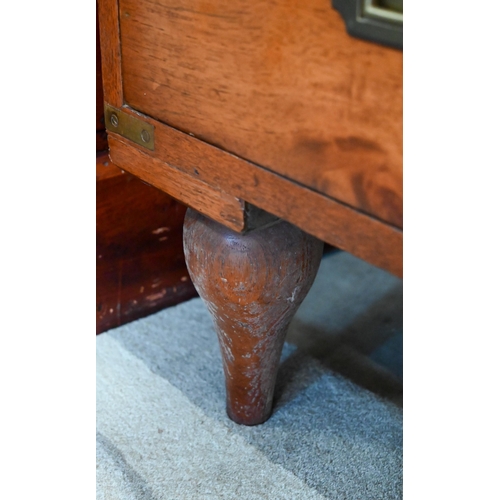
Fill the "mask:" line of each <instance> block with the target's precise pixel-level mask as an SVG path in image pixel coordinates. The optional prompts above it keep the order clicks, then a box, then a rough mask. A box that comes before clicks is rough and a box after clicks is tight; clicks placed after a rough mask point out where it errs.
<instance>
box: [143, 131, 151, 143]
mask: <svg viewBox="0 0 500 500" xmlns="http://www.w3.org/2000/svg"><path fill="white" fill-rule="evenodd" d="M141 139H142V141H143V142H149V140H150V139H151V136H150V135H149V132H148V131H147V130H143V131H142V132H141Z"/></svg>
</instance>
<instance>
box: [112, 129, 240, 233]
mask: <svg viewBox="0 0 500 500" xmlns="http://www.w3.org/2000/svg"><path fill="white" fill-rule="evenodd" d="M108 142H109V145H110V148H111V158H112V160H113V162H114V163H115V164H117V165H119V166H122V165H123V167H124V168H126V169H127V170H128V171H129V172H130V173H132V174H134V175H136V176H138V177H140V178H141V179H142V180H143V181H145V182H147V183H149V184H151V185H152V186H155V187H157V188H159V189H161V190H163V191H164V192H166V193H168V194H169V195H171V196H173V197H174V198H176V199H177V200H179V201H181V202H183V203H186V204H187V203H189V204H190V205H191V206H192V207H194V208H196V209H197V210H199V211H200V212H202V213H204V214H205V215H207V216H209V217H211V218H212V219H215V220H217V221H220V222H223V223H224V224H226V225H227V226H228V227H231V228H232V229H234V230H235V231H242V230H243V229H244V227H245V211H244V202H243V201H242V200H239V199H238V198H236V197H235V196H231V195H228V194H227V193H224V192H223V191H221V190H220V189H217V188H213V187H211V186H209V185H208V184H205V183H204V182H202V181H200V180H198V179H196V178H194V177H191V176H190V175H188V174H186V173H184V172H182V171H180V170H177V169H175V168H168V167H167V168H165V164H164V163H163V162H161V161H160V160H157V159H156V158H153V157H151V156H149V155H148V154H147V153H146V152H143V151H140V150H139V149H138V148H137V147H136V146H134V145H132V143H130V141H127V140H126V139H122V138H121V137H119V136H117V135H116V134H113V133H111V132H110V133H109V136H108Z"/></svg>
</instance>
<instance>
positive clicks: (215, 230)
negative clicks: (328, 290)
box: [184, 209, 323, 425]
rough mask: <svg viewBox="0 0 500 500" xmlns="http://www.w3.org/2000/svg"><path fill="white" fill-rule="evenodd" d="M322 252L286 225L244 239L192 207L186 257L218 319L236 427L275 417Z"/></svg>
mask: <svg viewBox="0 0 500 500" xmlns="http://www.w3.org/2000/svg"><path fill="white" fill-rule="evenodd" d="M322 251H323V243H322V242H321V241H319V240H317V239H316V238H313V237H312V236H310V235H308V234H306V233H304V232H303V231H301V230H300V229H298V228H297V227H295V226H293V225H292V224H289V223H287V222H285V221H279V222H277V223H275V224H273V225H271V226H268V227H266V228H261V229H258V230H255V231H252V232H250V233H247V234H238V233H235V232H234V231H231V230H230V229H228V228H226V227H225V226H222V225H221V224H218V223H216V222H214V221H212V220H210V219H208V218H206V217H204V216H202V215H201V214H199V213H197V212H195V211H194V210H192V209H188V211H187V213H186V219H185V223H184V253H185V256H186V262H187V266H188V270H189V273H190V275H191V278H192V280H193V283H194V285H195V287H196V289H197V291H198V293H199V294H200V296H201V298H202V299H203V300H204V302H205V304H206V305H207V309H208V310H209V312H210V313H211V315H212V318H213V321H214V325H215V329H216V331H217V336H218V338H219V344H220V347H221V353H222V360H223V366H224V374H225V379H226V400H227V412H228V415H229V417H230V418H231V419H232V420H234V421H235V422H237V423H240V424H245V425H256V424H260V423H262V422H264V421H265V420H267V419H268V418H269V416H270V414H271V410H272V402H273V393H274V386H275V382H276V375H277V371H278V366H279V359H280V354H281V350H282V347H283V343H284V340H285V335H286V331H287V328H288V325H289V322H290V320H291V319H292V317H293V315H294V313H295V312H296V310H297V309H298V307H299V305H300V304H301V303H302V301H303V299H304V298H305V296H306V294H307V292H308V291H309V289H310V287H311V285H312V283H313V281H314V278H315V276H316V273H317V270H318V267H319V264H320V261H321V256H322Z"/></svg>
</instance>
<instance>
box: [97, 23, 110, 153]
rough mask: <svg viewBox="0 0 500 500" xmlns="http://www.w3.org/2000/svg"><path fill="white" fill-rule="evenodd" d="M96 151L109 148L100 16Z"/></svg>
mask: <svg viewBox="0 0 500 500" xmlns="http://www.w3.org/2000/svg"><path fill="white" fill-rule="evenodd" d="M96 38H97V41H96V151H105V150H107V149H108V139H107V136H106V127H105V125H104V92H103V89H102V69H101V43H100V40H99V17H98V16H97V20H96Z"/></svg>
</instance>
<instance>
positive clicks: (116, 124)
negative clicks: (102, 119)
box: [109, 113, 118, 127]
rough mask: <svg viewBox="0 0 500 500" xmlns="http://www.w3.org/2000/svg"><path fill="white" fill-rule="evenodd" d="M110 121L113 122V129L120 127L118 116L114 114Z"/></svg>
mask: <svg viewBox="0 0 500 500" xmlns="http://www.w3.org/2000/svg"><path fill="white" fill-rule="evenodd" d="M109 121H110V122H111V125H113V127H118V117H117V116H116V114H115V113H113V114H112V115H111V116H110V117H109Z"/></svg>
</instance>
